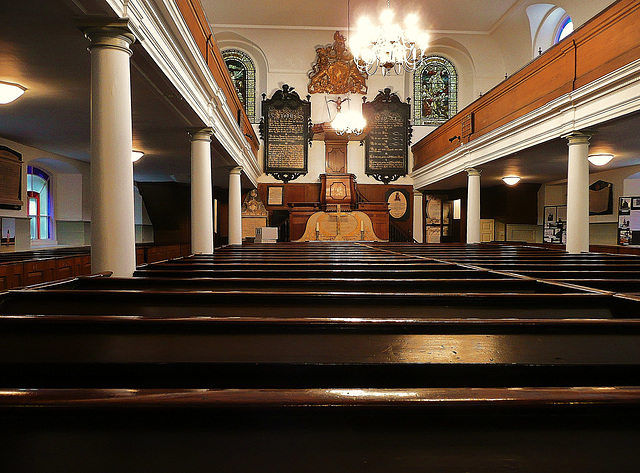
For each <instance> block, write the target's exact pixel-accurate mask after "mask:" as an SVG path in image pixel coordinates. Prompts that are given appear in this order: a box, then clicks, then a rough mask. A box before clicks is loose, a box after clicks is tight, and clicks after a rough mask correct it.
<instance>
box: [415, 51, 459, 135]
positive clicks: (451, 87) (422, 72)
mask: <svg viewBox="0 0 640 473" xmlns="http://www.w3.org/2000/svg"><path fill="white" fill-rule="evenodd" d="M413 98H414V103H413V122H414V124H415V125H432V126H438V125H442V124H443V123H444V122H445V121H447V120H448V119H449V118H451V117H452V116H453V115H455V114H456V113H457V112H458V73H457V71H456V68H455V67H454V65H453V63H452V62H451V61H449V60H448V59H447V58H445V57H443V56H440V55H431V56H427V57H426V58H425V59H424V60H423V61H422V64H421V65H420V67H419V68H418V69H417V70H416V71H415V72H414V74H413Z"/></svg>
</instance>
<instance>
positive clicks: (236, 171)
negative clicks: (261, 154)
mask: <svg viewBox="0 0 640 473" xmlns="http://www.w3.org/2000/svg"><path fill="white" fill-rule="evenodd" d="M229 174H238V175H240V174H242V166H236V167H234V168H233V169H232V170H231V171H229Z"/></svg>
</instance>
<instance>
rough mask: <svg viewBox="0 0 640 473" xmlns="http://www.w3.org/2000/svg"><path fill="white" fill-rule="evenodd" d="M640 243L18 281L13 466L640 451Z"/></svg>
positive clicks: (426, 465)
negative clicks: (570, 250) (614, 251)
mask: <svg viewBox="0 0 640 473" xmlns="http://www.w3.org/2000/svg"><path fill="white" fill-rule="evenodd" d="M639 407H640V258H638V257H635V256H623V255H605V254H581V255H569V254H566V253H564V252H562V251H556V250H548V249H542V248H533V247H527V246H523V245H498V244H486V245H485V244H481V245H444V244H443V245H418V244H389V243H386V244H383V243H376V244H359V243H349V244H339V243H338V244H336V243H306V244H272V245H267V244H264V245H257V244H256V245H247V246H242V247H227V248H223V249H220V250H216V252H215V254H213V255H194V256H188V257H183V258H177V259H173V260H168V261H162V262H158V263H154V264H148V265H143V266H140V267H139V268H138V270H137V271H136V274H135V277H134V278H132V279H130V278H129V279H124V278H112V277H107V276H106V275H95V276H90V277H79V278H71V279H68V280H64V281H60V282H57V283H50V284H44V285H40V286H34V287H30V288H27V289H24V290H16V291H8V292H5V293H2V294H0V422H2V425H3V426H4V428H3V431H2V432H0V450H2V453H3V455H0V471H11V470H18V469H20V470H21V471H44V470H48V471H69V472H75V471H78V472H80V471H83V472H85V471H92V472H102V471H105V472H107V471H158V472H165V471H167V472H168V471H223V472H227V471H228V472H231V471H253V470H259V471H268V472H270V471H274V472H275V471H282V470H288V471H346V470H349V471H389V470H393V471H442V472H466V471H472V472H503V471H504V472H511V471H532V472H533V471H535V472H545V471H550V472H560V471H562V472H566V471H587V472H590V471H594V472H596V471H597V472H601V471H633V470H634V469H635V468H636V465H637V460H638V455H637V453H636V451H637V444H638V441H639V440H640V430H639V428H638V425H640V424H639V421H640V409H638V408H639Z"/></svg>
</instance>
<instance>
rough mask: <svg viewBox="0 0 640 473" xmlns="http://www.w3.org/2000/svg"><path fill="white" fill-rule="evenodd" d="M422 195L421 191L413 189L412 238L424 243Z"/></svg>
mask: <svg viewBox="0 0 640 473" xmlns="http://www.w3.org/2000/svg"><path fill="white" fill-rule="evenodd" d="M423 202H424V196H423V195H422V192H418V191H413V239H414V240H415V241H417V242H418V243H424V209H423Z"/></svg>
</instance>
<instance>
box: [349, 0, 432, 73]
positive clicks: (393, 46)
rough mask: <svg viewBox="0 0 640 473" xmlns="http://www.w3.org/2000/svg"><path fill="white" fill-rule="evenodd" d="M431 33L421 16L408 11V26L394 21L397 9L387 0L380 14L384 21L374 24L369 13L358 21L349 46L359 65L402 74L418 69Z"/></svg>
mask: <svg viewBox="0 0 640 473" xmlns="http://www.w3.org/2000/svg"><path fill="white" fill-rule="evenodd" d="M428 43H429V35H428V34H427V33H424V32H421V31H420V30H419V28H418V17H417V15H415V14H410V15H407V17H406V19H405V28H404V29H403V28H402V27H400V25H398V24H397V23H394V22H393V11H392V10H391V7H390V5H389V0H387V9H386V10H384V11H382V12H381V14H380V25H377V26H374V25H373V24H372V23H371V21H369V19H368V18H367V17H362V18H360V20H359V21H358V31H357V32H356V34H355V35H354V36H353V37H352V38H351V41H350V43H349V46H350V48H351V51H352V52H353V56H354V60H355V63H356V65H357V66H358V69H359V70H360V71H362V72H366V73H367V74H375V72H376V70H377V69H378V67H381V68H382V75H387V74H389V73H390V72H391V71H392V70H393V71H394V72H395V73H396V74H400V72H401V70H402V69H404V70H405V71H406V72H413V71H415V70H416V69H417V68H418V66H419V65H420V63H421V62H422V59H423V58H424V56H425V50H426V48H427V46H428Z"/></svg>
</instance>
